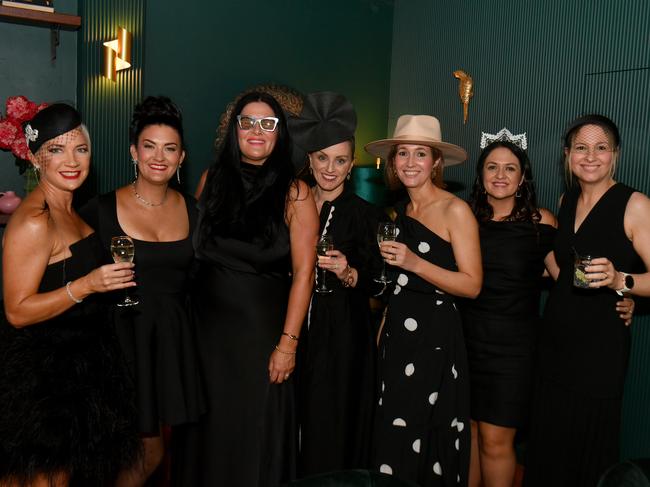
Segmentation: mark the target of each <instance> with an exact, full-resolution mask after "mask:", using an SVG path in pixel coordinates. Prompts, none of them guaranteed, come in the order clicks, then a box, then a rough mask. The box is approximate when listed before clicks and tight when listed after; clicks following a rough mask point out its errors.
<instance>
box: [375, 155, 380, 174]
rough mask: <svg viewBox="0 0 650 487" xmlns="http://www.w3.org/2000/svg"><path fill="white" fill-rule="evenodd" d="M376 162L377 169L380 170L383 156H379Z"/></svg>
mask: <svg viewBox="0 0 650 487" xmlns="http://www.w3.org/2000/svg"><path fill="white" fill-rule="evenodd" d="M375 162H376V163H377V170H378V171H379V166H381V157H378V158H377V160H376V161H375Z"/></svg>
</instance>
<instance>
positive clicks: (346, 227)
mask: <svg viewBox="0 0 650 487" xmlns="http://www.w3.org/2000/svg"><path fill="white" fill-rule="evenodd" d="M356 125H357V118H356V113H355V111H354V108H353V106H352V104H351V103H350V102H349V101H348V100H347V99H346V98H345V97H343V96H342V95H339V94H336V93H331V92H322V93H313V94H310V95H307V97H306V98H305V101H304V105H303V109H302V112H301V114H300V116H298V117H292V118H290V119H289V129H290V131H291V135H292V137H293V139H294V141H295V142H296V144H297V145H298V146H299V147H301V148H302V149H303V150H305V151H306V152H307V154H308V158H309V166H308V168H309V173H310V174H311V176H312V178H313V181H312V182H313V186H312V188H311V191H312V193H313V195H314V198H315V200H316V206H317V208H318V211H319V214H320V229H319V234H320V236H321V238H330V239H331V244H332V247H333V250H328V251H327V252H326V255H319V256H318V267H319V269H320V270H321V272H319V273H318V277H317V280H318V281H319V282H317V288H316V292H314V293H313V295H312V299H311V306H310V309H309V313H308V315H307V322H306V325H305V326H303V331H302V333H301V336H300V345H299V347H298V350H299V370H300V373H299V383H298V385H299V393H298V397H299V404H298V411H299V424H300V439H301V442H300V455H299V460H300V461H299V472H300V474H301V475H311V474H316V473H319V472H326V471H332V470H343V469H351V468H367V467H368V466H369V456H368V455H369V447H370V436H371V431H372V417H373V410H374V400H373V398H374V392H375V387H374V386H375V355H376V347H375V344H374V338H373V337H374V327H373V326H372V323H371V315H370V304H369V298H370V296H372V295H374V294H377V293H379V292H381V291H382V289H383V286H382V285H381V284H380V283H377V282H375V281H374V278H375V277H377V276H378V275H379V273H380V272H381V268H382V263H381V257H380V255H379V249H378V248H377V244H376V231H377V225H378V223H379V221H380V220H381V215H382V213H381V211H380V210H379V209H378V208H376V207H374V206H373V205H371V204H370V203H368V202H366V201H365V200H363V199H361V198H360V197H358V196H357V195H356V194H354V192H353V191H352V189H351V188H350V184H349V179H350V174H351V172H352V170H353V166H354V131H355V129H356ZM322 280H324V282H320V281H322ZM323 286H324V287H323ZM321 289H326V290H327V291H328V292H318V291H319V290H321Z"/></svg>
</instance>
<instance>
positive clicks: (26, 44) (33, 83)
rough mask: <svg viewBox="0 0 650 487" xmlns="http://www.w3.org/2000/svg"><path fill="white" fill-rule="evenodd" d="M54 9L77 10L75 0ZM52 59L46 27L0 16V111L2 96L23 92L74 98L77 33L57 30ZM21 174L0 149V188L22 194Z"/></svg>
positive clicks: (38, 97) (39, 98)
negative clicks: (54, 54)
mask: <svg viewBox="0 0 650 487" xmlns="http://www.w3.org/2000/svg"><path fill="white" fill-rule="evenodd" d="M56 10H57V11H58V12H61V13H67V14H73V15H76V14H77V0H57V2H56ZM56 54H57V56H56V60H55V61H54V62H53V61H52V60H51V58H52V56H51V50H50V29H49V28H48V27H41V26H36V25H25V24H13V23H8V22H5V21H4V19H0V112H1V114H2V116H3V117H4V116H5V115H6V113H5V100H6V99H7V98H8V97H10V96H16V95H24V96H26V97H27V98H29V99H30V100H33V101H35V102H37V103H41V102H50V103H51V102H54V101H64V100H65V101H69V102H72V103H76V100H77V89H76V79H77V33H76V32H75V31H64V30H62V31H61V33H60V45H59V47H58V49H57V52H56ZM24 184H25V183H24V178H23V177H22V176H19V175H18V169H17V168H16V166H15V165H14V157H13V155H12V154H11V152H5V151H0V191H6V190H14V191H16V190H17V192H18V193H19V194H21V195H23V194H24Z"/></svg>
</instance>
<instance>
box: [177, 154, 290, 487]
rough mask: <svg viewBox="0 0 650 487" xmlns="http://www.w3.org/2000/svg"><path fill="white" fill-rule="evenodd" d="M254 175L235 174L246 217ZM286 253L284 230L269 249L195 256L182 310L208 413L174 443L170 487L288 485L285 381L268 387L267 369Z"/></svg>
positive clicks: (204, 251) (215, 246) (214, 247)
mask: <svg viewBox="0 0 650 487" xmlns="http://www.w3.org/2000/svg"><path fill="white" fill-rule="evenodd" d="M262 167H263V166H262ZM262 167H260V166H253V165H251V164H246V163H242V164H241V169H242V179H243V185H244V188H245V189H246V193H247V194H248V198H247V205H248V211H251V212H253V213H255V203H256V202H259V200H256V198H258V197H260V195H261V194H263V191H262V190H259V191H257V190H255V188H260V186H261V185H263V184H264V182H263V181H261V179H263V178H264V174H263V173H262ZM260 173H262V174H260ZM258 176H259V177H258ZM202 204H203V203H202V202H200V203H199V212H200V213H199V225H200V219H201V218H202V215H203V213H202V211H201V210H202ZM197 240H198V239H197ZM289 251H290V242H289V230H288V228H287V227H286V226H282V227H281V228H280V229H279V233H278V234H277V235H276V237H275V239H274V240H273V241H272V242H271V243H270V244H269V245H264V244H263V242H262V240H261V238H260V237H257V236H255V235H253V236H250V238H248V236H241V237H237V236H232V237H220V236H216V237H214V238H213V239H212V240H211V241H209V242H201V243H200V244H198V246H197V249H196V257H197V264H198V269H197V272H196V276H195V279H194V283H193V287H192V294H191V295H192V306H191V309H192V319H193V325H194V327H195V328H196V333H197V338H198V344H199V356H200V363H201V369H202V373H203V377H204V379H205V385H206V391H207V400H208V412H207V414H205V415H204V416H203V417H202V419H201V421H200V422H199V424H198V425H197V426H196V427H190V428H187V431H186V432H185V434H184V435H183V436H180V435H179V436H177V440H178V442H177V443H176V445H175V450H176V451H178V454H177V455H176V456H175V457H174V458H180V459H181V460H180V463H179V465H178V467H179V468H178V470H177V476H176V483H177V485H181V486H192V487H200V486H204V487H215V486H220V485H223V486H228V487H258V486H259V487H265V486H269V487H273V486H277V485H279V484H281V483H282V482H285V481H288V480H292V479H293V478H294V477H295V472H296V454H297V433H296V412H295V397H294V394H295V393H294V385H293V376H292V378H290V379H289V380H288V381H285V382H283V383H282V384H271V382H270V380H269V369H268V367H269V359H270V357H271V353H272V352H273V350H274V347H275V345H276V344H277V343H278V341H279V340H280V337H281V335H282V331H283V327H284V319H285V315H286V310H287V301H288V297H289V288H290V285H291V279H290V276H289V272H290V269H291V260H290V255H289Z"/></svg>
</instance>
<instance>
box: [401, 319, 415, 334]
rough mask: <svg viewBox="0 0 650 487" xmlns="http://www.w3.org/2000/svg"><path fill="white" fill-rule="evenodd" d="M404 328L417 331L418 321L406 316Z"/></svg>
mask: <svg viewBox="0 0 650 487" xmlns="http://www.w3.org/2000/svg"><path fill="white" fill-rule="evenodd" d="M404 328H406V329H407V330H408V331H415V330H417V328H418V322H417V321H415V320H414V319H413V318H406V319H405V320H404Z"/></svg>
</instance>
